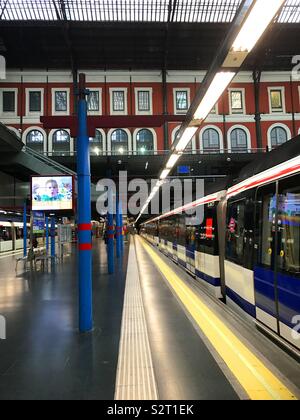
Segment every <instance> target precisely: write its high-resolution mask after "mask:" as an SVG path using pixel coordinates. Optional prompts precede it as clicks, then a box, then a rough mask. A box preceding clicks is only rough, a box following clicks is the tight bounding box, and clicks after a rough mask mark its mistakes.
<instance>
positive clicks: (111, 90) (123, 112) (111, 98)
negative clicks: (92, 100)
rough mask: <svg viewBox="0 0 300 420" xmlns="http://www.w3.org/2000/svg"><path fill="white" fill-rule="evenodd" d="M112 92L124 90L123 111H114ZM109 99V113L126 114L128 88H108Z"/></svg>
mask: <svg viewBox="0 0 300 420" xmlns="http://www.w3.org/2000/svg"><path fill="white" fill-rule="evenodd" d="M114 92H124V101H125V103H124V111H114V101H113V98H114ZM109 101H110V115H128V89H127V88H121V87H120V88H110V89H109Z"/></svg>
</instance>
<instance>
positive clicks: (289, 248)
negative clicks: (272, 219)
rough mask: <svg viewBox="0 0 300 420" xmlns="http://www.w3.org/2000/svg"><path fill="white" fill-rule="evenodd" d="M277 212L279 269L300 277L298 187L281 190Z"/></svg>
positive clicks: (299, 207) (299, 198) (299, 189)
mask: <svg viewBox="0 0 300 420" xmlns="http://www.w3.org/2000/svg"><path fill="white" fill-rule="evenodd" d="M298 180H299V178H298ZM295 181H296V180H295ZM289 184H292V182H289ZM278 210H279V212H278V236H279V248H280V251H279V264H278V265H279V269H280V270H281V271H284V272H286V273H290V274H293V275H295V274H297V275H300V187H299V186H293V187H292V186H291V187H288V188H287V189H282V190H281V193H280V194H279V196H278Z"/></svg>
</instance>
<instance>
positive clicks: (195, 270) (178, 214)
mask: <svg viewBox="0 0 300 420" xmlns="http://www.w3.org/2000/svg"><path fill="white" fill-rule="evenodd" d="M225 193H226V192H225V191H219V192H216V193H213V194H211V195H208V196H206V197H204V198H201V199H200V200H197V201H195V202H193V203H190V204H188V205H186V206H183V207H180V208H178V209H175V210H173V211H171V212H168V213H165V214H163V215H161V216H159V217H157V218H155V219H152V220H151V221H149V222H147V223H145V224H144V225H143V227H142V230H141V234H142V236H144V237H145V238H146V239H147V240H148V241H149V242H151V243H152V244H153V245H156V246H158V248H159V249H160V250H161V251H162V252H163V253H164V254H165V255H167V256H168V257H170V258H172V259H173V260H174V261H175V262H177V263H178V264H179V265H181V266H182V267H183V268H185V269H186V270H187V271H188V272H189V273H190V274H192V275H193V276H195V277H196V278H197V279H198V280H199V282H201V283H202V284H203V285H204V286H205V287H206V288H207V289H208V290H209V291H210V292H211V293H212V294H213V295H214V296H216V297H218V298H221V297H222V293H221V281H220V258H219V241H218V220H217V206H218V203H219V201H220V200H221V198H222V197H223V196H224V194H225ZM191 209H195V211H196V213H195V214H192V215H189V212H190V211H191ZM199 209H201V210H200V211H199Z"/></svg>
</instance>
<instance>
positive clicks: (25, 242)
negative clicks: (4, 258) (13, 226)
mask: <svg viewBox="0 0 300 420" xmlns="http://www.w3.org/2000/svg"><path fill="white" fill-rule="evenodd" d="M26 212H27V208H26V200H25V201H24V208H23V256H24V257H27V214H26Z"/></svg>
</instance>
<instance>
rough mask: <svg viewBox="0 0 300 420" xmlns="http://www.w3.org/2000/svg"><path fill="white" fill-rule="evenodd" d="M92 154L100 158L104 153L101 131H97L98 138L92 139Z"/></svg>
mask: <svg viewBox="0 0 300 420" xmlns="http://www.w3.org/2000/svg"><path fill="white" fill-rule="evenodd" d="M89 140H90V154H91V155H92V156H99V155H100V154H101V153H102V152H103V136H102V134H101V132H100V131H99V130H96V136H95V137H90V139H89Z"/></svg>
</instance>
